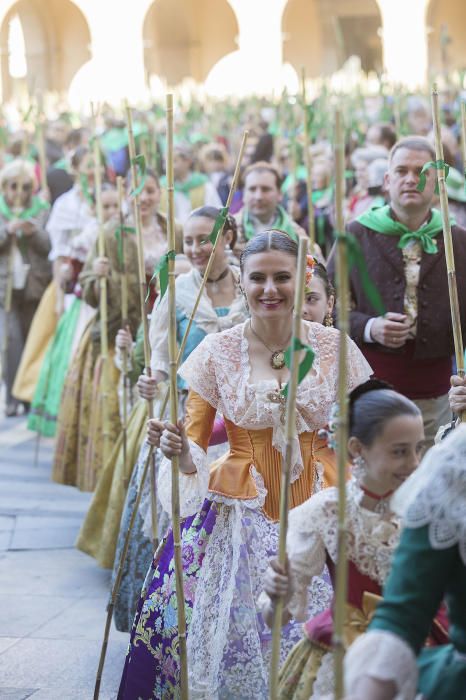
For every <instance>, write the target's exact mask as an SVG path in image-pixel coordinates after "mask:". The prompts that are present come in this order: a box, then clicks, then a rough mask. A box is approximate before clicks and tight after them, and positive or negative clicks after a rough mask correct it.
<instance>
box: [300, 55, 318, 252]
mask: <svg viewBox="0 0 466 700" xmlns="http://www.w3.org/2000/svg"><path fill="white" fill-rule="evenodd" d="M301 90H302V102H303V117H304V125H303V126H304V164H305V166H306V192H307V216H308V235H309V248H310V251H311V254H312V255H314V245H315V242H316V233H315V221H314V204H313V202H312V157H311V138H310V136H311V135H310V133H309V118H308V114H309V109H310V108H308V106H307V97H306V70H305V68H302V69H301Z"/></svg>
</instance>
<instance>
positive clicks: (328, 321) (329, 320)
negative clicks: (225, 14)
mask: <svg viewBox="0 0 466 700" xmlns="http://www.w3.org/2000/svg"><path fill="white" fill-rule="evenodd" d="M324 326H326V327H327V328H333V316H332V314H331V313H326V314H325V317H324Z"/></svg>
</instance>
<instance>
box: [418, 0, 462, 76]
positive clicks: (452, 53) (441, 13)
mask: <svg viewBox="0 0 466 700" xmlns="http://www.w3.org/2000/svg"><path fill="white" fill-rule="evenodd" d="M426 25H427V32H428V38H427V41H428V70H429V73H431V74H434V75H435V74H438V73H441V72H442V71H444V70H445V69H446V70H447V71H451V70H466V43H465V40H464V32H465V27H466V2H465V0H430V3H429V5H428V8H427V15H426ZM442 54H443V55H442Z"/></svg>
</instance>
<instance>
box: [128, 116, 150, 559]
mask: <svg viewBox="0 0 466 700" xmlns="http://www.w3.org/2000/svg"><path fill="white" fill-rule="evenodd" d="M126 116H127V123H128V145H129V155H130V160H131V175H132V181H133V187H134V188H136V187H137V186H138V175H137V170H136V161H135V159H136V142H135V139H134V132H133V116H132V112H131V109H130V107H128V106H127V107H126ZM133 202H134V204H133V206H134V221H135V225H136V241H137V253H138V277H139V304H140V309H141V322H142V329H143V339H144V340H143V342H144V365H145V372H146V374H147V376H148V377H150V376H151V367H150V343H149V324H148V321H147V312H146V302H145V299H146V287H147V285H146V270H145V264H144V244H143V239H142V219H141V206H140V201H139V195H138V194H136V195H135V196H134V198H133ZM147 408H148V416H149V418H153V417H154V406H153V402H152V401H148V402H147ZM150 480H151V490H150V491H151V521H152V540H153V543H154V547H155V548H157V545H158V532H157V496H156V479H155V463H153V464H152V467H151V470H150Z"/></svg>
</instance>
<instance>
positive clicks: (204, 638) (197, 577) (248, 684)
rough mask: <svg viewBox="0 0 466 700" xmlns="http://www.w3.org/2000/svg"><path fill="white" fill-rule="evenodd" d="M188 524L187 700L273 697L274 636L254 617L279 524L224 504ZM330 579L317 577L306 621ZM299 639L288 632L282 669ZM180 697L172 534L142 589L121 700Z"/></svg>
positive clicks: (293, 628) (214, 503)
mask: <svg viewBox="0 0 466 700" xmlns="http://www.w3.org/2000/svg"><path fill="white" fill-rule="evenodd" d="M214 499H215V500H213V499H206V500H205V501H204V504H203V507H202V509H201V511H200V512H199V513H197V514H195V515H193V516H191V517H189V518H186V519H185V520H184V522H183V523H182V560H183V572H184V595H185V610H186V621H187V627H188V675H189V690H190V697H191V698H192V699H196V700H200V699H202V700H215V699H217V698H218V699H219V700H233V699H234V700H243V699H244V700H246V699H247V700H251V698H254V699H255V700H256V699H258V700H259V699H261V698H264V699H266V698H268V676H269V665H270V651H271V632H270V630H269V629H268V627H267V626H266V625H265V623H264V621H263V620H262V617H261V615H260V614H259V613H258V612H257V608H256V601H257V598H258V597H259V595H260V593H261V591H262V585H263V579H264V573H265V570H266V568H267V565H268V561H269V559H270V557H272V556H274V555H275V554H276V551H277V545H278V526H277V524H276V523H273V522H271V521H270V520H268V519H267V518H266V517H265V516H264V514H263V513H262V511H261V510H260V509H259V508H258V507H257V504H256V507H251V504H248V503H246V502H244V501H239V500H234V499H224V498H222V497H219V496H215V497H214ZM331 596H332V590H331V586H330V583H329V579H328V576H326V577H324V578H315V579H314V582H313V584H312V590H311V595H310V609H309V616H310V617H311V616H314V615H316V614H317V613H318V612H320V611H322V610H323V609H325V608H326V607H328V606H329V604H330V601H331ZM301 636H302V631H301V625H300V624H299V623H296V622H294V621H292V622H291V623H289V624H288V625H287V626H286V627H284V628H283V629H282V647H281V651H282V661H283V660H284V659H285V657H286V655H287V654H288V652H289V651H290V650H291V648H292V647H293V646H294V644H295V643H296V642H298V641H299V639H300V638H301ZM178 697H179V662H178V638H177V604H176V591H175V573H174V558H173V535H172V532H171V531H170V532H169V533H168V535H167V537H166V539H165V540H164V541H163V542H162V543H161V545H160V547H159V549H158V550H157V552H156V554H155V557H154V560H153V562H152V565H151V568H150V569H149V572H148V574H147V577H146V580H145V582H144V586H143V590H142V595H141V599H140V601H139V605H138V610H137V612H136V617H135V620H134V624H133V629H132V633H131V640H130V646H129V650H128V656H127V658H126V663H125V667H124V670H123V676H122V679H121V684H120V690H119V695H118V698H119V700H149V699H152V698H161V699H162V700H166V699H168V698H178Z"/></svg>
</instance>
